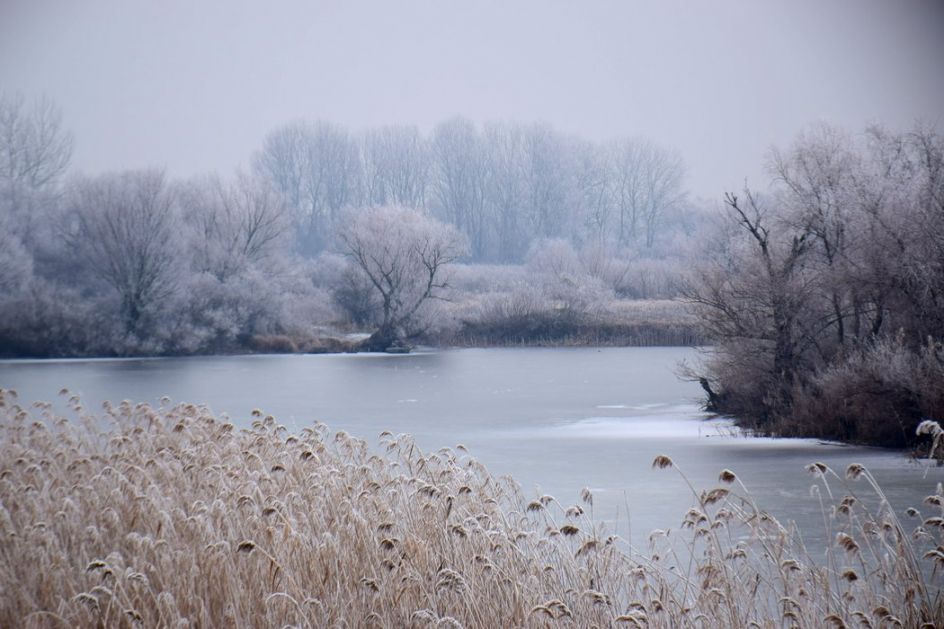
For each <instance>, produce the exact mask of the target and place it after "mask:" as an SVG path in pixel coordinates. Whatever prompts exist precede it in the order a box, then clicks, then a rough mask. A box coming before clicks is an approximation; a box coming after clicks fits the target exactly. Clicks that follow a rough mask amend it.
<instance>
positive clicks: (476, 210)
mask: <svg viewBox="0 0 944 629" xmlns="http://www.w3.org/2000/svg"><path fill="white" fill-rule="evenodd" d="M253 164H254V169H255V171H256V172H257V173H259V174H260V175H261V176H264V177H266V178H267V179H269V180H270V181H271V182H272V185H273V186H275V187H276V188H277V189H278V190H279V191H280V192H281V193H282V194H283V195H284V196H285V199H286V200H287V203H288V205H289V207H290V208H291V210H292V213H293V216H294V221H295V226H296V229H297V235H298V241H297V244H298V250H299V252H300V253H302V254H304V255H308V256H314V255H317V254H318V253H320V252H321V251H324V250H325V249H327V248H329V247H330V246H331V244H332V243H333V236H334V234H335V233H336V230H337V229H338V226H339V225H338V222H339V221H340V220H341V219H342V217H343V216H344V211H345V210H347V209H356V208H362V207H373V206H381V205H390V206H400V207H408V208H412V209H417V210H421V211H425V212H427V213H428V214H430V215H431V216H433V217H435V218H437V219H439V220H440V221H442V222H444V223H448V224H451V225H453V226H455V228H456V229H457V230H459V232H460V233H462V234H463V235H464V236H465V237H466V238H467V239H468V242H469V244H470V248H469V256H468V261H470V262H491V263H519V262H521V261H523V259H524V254H525V253H526V252H527V250H528V247H529V245H530V244H531V242H532V240H534V239H535V238H560V237H566V238H568V239H569V240H571V241H572V242H573V243H574V245H575V246H578V247H580V246H583V245H585V244H588V243H592V244H594V245H597V246H604V247H610V248H612V249H614V250H616V249H632V250H651V249H652V248H653V247H655V246H656V244H657V243H656V240H657V236H658V234H659V229H660V226H662V224H663V222H664V221H666V220H668V219H670V218H671V214H672V213H673V212H677V211H679V210H681V209H683V208H684V206H685V201H686V198H685V193H684V182H683V178H684V166H683V164H682V160H681V158H680V157H679V156H678V155H676V154H674V153H672V152H670V151H668V150H666V149H663V148H661V147H659V146H657V145H655V144H653V143H651V142H649V141H646V140H641V139H640V140H623V141H618V142H613V143H608V144H594V143H591V142H587V141H585V140H581V139H579V138H574V137H570V136H566V135H563V134H561V133H558V132H557V131H555V130H554V129H553V128H552V127H550V126H549V125H545V124H531V125H522V124H510V123H489V124H486V125H485V126H484V127H482V128H481V129H480V128H478V127H477V126H476V125H474V124H473V123H472V122H470V121H469V120H466V119H464V118H454V119H451V120H447V121H445V122H443V123H440V124H439V125H437V126H436V127H435V129H433V131H432V132H431V133H430V134H429V136H428V137H427V136H424V135H423V134H422V133H420V131H419V129H417V128H416V127H409V126H388V127H381V128H378V129H370V130H368V131H366V132H364V133H360V134H355V133H352V132H350V131H348V130H346V129H344V128H343V127H340V126H337V125H333V124H329V123H326V122H316V123H308V122H294V123H289V124H287V125H284V126H281V127H279V128H277V129H274V130H273V131H271V132H270V133H269V134H268V135H267V136H266V138H265V140H264V142H263V146H262V148H261V149H260V150H259V152H258V153H257V154H256V156H255V157H254V160H253Z"/></svg>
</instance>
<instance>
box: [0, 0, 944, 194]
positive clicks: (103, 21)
mask: <svg viewBox="0 0 944 629" xmlns="http://www.w3.org/2000/svg"><path fill="white" fill-rule="evenodd" d="M0 89H2V90H6V91H21V92H24V93H25V94H27V95H33V94H46V95H48V96H50V97H51V98H53V99H55V100H56V101H58V103H59V104H60V106H61V107H62V109H63V112H64V115H65V120H66V124H67V125H68V127H69V128H70V129H71V130H72V131H73V132H74V134H75V137H76V152H75V159H74V164H75V166H76V167H77V168H78V169H80V170H84V171H87V172H97V171H101V170H110V169H121V168H132V167H141V166H148V165H157V166H166V167H167V169H168V171H169V172H170V173H171V174H174V175H189V174H192V173H199V172H205V171H210V170H218V171H221V172H224V173H225V172H229V171H231V170H233V169H234V168H236V167H237V166H239V165H246V164H248V161H249V157H250V156H251V154H252V152H253V151H254V150H255V149H256V147H258V146H259V144H260V143H261V140H262V137H263V136H264V134H265V133H266V132H267V131H268V130H270V129H271V128H272V127H274V126H276V125H278V124H281V123H283V122H287V121H289V120H292V119H297V118H309V119H318V118H321V119H327V120H332V121H336V122H340V123H344V124H346V125H349V126H351V127H352V128H363V127H367V126H371V125H378V124H384V123H416V124H419V125H420V126H421V127H423V128H424V129H428V128H429V127H431V126H432V125H433V124H435V123H436V122H438V121H440V120H443V119H445V118H448V117H450V116H453V115H464V116H467V117H469V118H471V119H473V120H475V121H479V122H480V121H484V120H489V119H513V120H519V121H536V120H543V121H547V122H549V123H551V124H553V125H554V126H555V127H557V128H559V129H561V130H562V131H566V132H571V133H575V134H579V135H582V136H584V137H588V138H591V139H598V140H599V139H607V138H611V137H616V136H634V135H644V136H647V137H650V138H652V139H653V140H655V141H657V142H659V143H661V144H663V145H665V146H667V147H670V148H674V149H677V150H678V151H680V152H681V153H682V155H683V157H684V158H685V160H686V163H687V165H688V171H689V179H688V182H689V188H690V189H691V190H692V191H693V192H694V193H696V194H699V195H705V196H708V195H712V196H713V195H717V194H718V193H720V192H721V191H723V190H725V189H730V188H732V187H739V186H740V185H742V183H743V181H744V179H745V178H748V179H749V181H750V182H751V183H752V184H755V185H760V184H763V183H765V182H766V178H765V177H764V176H763V174H762V170H761V161H762V159H763V157H764V154H765V151H766V149H767V148H768V147H769V146H770V145H771V144H774V143H777V144H784V143H786V142H788V141H789V140H790V139H791V138H792V137H793V136H794V135H795V134H796V132H798V131H799V130H801V129H802V128H803V127H804V126H805V125H807V124H809V123H810V122H813V121H826V122H832V123H838V124H842V125H844V126H847V127H849V128H850V129H853V130H860V129H861V128H862V127H863V126H864V125H865V124H867V123H869V122H883V123H886V124H888V125H890V126H893V127H904V126H908V125H910V124H911V123H912V122H913V121H914V120H915V119H916V118H918V117H922V118H925V119H928V120H931V121H932V122H936V123H938V124H941V123H942V122H944V120H942V117H941V113H942V112H944V2H937V1H934V0H928V1H925V2H921V1H894V0H888V1H887V2H881V1H878V0H869V1H864V0H858V1H852V0H849V1H841V2H840V1H833V2H825V1H812V0H809V1H803V0H799V1H798V0H794V1H790V2H786V1H784V2H777V3H775V2H760V1H756V0H752V1H749V0H744V1H737V2H734V1H723V2H722V1H713V2H698V1H691V2H665V1H660V2H655V1H653V2H576V1H574V2H552V1H547V0H544V1H529V2H523V1H522V2H518V1H513V0H505V1H504V2H485V1H481V0H477V1H475V2H471V1H470V2H458V1H448V0H436V1H432V0H431V1H428V2H398V1H393V0H388V1H377V2H358V1H354V0H348V1H346V2H314V1H311V2H301V1H298V2H289V1H271V2H262V1H259V2H248V1H238V0H200V1H196V0H153V1H151V2H143V1H132V0H83V1H78V0H68V1H67V0H60V1H52V0H0Z"/></svg>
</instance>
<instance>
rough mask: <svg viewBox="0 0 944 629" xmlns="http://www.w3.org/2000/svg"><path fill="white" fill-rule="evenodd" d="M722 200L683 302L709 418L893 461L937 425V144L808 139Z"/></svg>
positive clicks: (941, 400) (912, 135) (943, 315)
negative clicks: (692, 316) (758, 184)
mask: <svg viewBox="0 0 944 629" xmlns="http://www.w3.org/2000/svg"><path fill="white" fill-rule="evenodd" d="M770 171H771V174H772V176H773V177H774V178H775V181H776V185H775V187H774V189H772V190H771V191H770V192H768V193H766V194H763V195H761V194H756V193H752V192H750V191H745V192H743V193H741V194H737V195H734V194H731V195H728V197H727V203H726V205H727V210H728V211H727V221H726V223H725V225H724V226H723V228H722V229H720V230H719V233H718V234H716V235H715V236H714V237H712V238H706V239H705V241H704V242H705V245H706V246H705V248H704V252H703V253H702V255H701V260H702V262H701V263H700V264H699V265H698V266H697V267H696V270H695V272H694V273H693V278H692V281H691V284H690V286H689V289H688V294H689V297H690V298H691V300H692V301H693V302H694V303H696V304H697V305H698V307H699V313H700V315H701V317H702V322H703V324H704V327H705V332H706V334H707V335H708V336H709V337H710V338H712V339H714V340H715V347H714V349H713V351H712V352H711V356H710V359H709V360H708V362H707V371H706V373H705V374H696V375H702V376H703V377H705V378H704V380H703V386H705V387H706V389H708V391H709V396H710V400H709V403H710V405H711V406H712V407H713V408H714V409H716V410H718V411H721V412H725V413H732V414H734V415H736V416H737V417H739V418H740V419H741V421H742V423H743V424H744V425H746V426H749V427H751V428H755V429H757V430H759V431H762V432H771V433H775V434H783V435H804V436H815V437H821V438H827V439H839V440H843V441H854V442H863V443H871V444H876V445H883V446H901V445H905V444H908V443H911V442H912V441H913V439H914V434H915V427H916V426H917V424H918V423H919V422H920V421H922V420H923V419H927V418H934V419H941V418H942V417H944V347H942V341H944V140H942V138H941V136H940V135H939V134H938V133H937V132H936V131H935V130H934V129H932V128H929V127H923V126H919V127H917V128H915V129H913V130H911V131H909V132H905V133H892V132H889V131H887V130H884V129H881V128H871V129H869V130H867V131H866V132H865V133H864V134H862V135H861V136H856V137H853V136H850V135H848V134H846V133H844V132H842V131H839V130H836V129H831V128H828V127H819V128H816V129H814V130H812V131H810V132H808V133H806V134H804V135H802V136H800V138H799V139H798V140H797V142H796V143H795V144H794V145H793V146H792V147H790V148H789V149H788V150H785V151H776V152H774V153H773V154H772V156H771V160H770Z"/></svg>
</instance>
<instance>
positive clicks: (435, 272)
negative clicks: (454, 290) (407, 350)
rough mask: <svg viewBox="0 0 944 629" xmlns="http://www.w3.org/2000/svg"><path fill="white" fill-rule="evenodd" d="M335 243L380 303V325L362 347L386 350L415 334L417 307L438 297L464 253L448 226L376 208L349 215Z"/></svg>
mask: <svg viewBox="0 0 944 629" xmlns="http://www.w3.org/2000/svg"><path fill="white" fill-rule="evenodd" d="M339 239H340V242H341V244H342V247H343V250H344V252H345V253H346V254H347V256H348V257H349V258H350V260H351V262H352V264H353V265H354V267H355V268H356V269H357V270H358V271H359V272H360V273H362V274H363V276H364V277H365V278H366V279H367V280H368V281H369V283H370V285H371V287H372V290H373V291H374V294H375V295H376V296H377V298H378V300H379V302H380V324H379V327H378V329H377V330H376V331H375V332H374V333H373V334H372V335H371V337H370V338H369V339H368V340H367V341H366V342H365V343H364V348H365V349H368V350H372V351H380V350H384V349H386V348H388V347H390V345H392V344H393V343H395V342H396V341H398V340H402V339H404V338H405V337H407V336H410V335H412V334H415V333H416V332H418V330H417V325H418V321H419V315H420V314H421V309H422V308H423V307H424V306H425V305H426V304H427V303H428V302H429V301H430V300H434V299H439V298H441V296H442V295H441V293H442V291H443V289H445V288H446V286H447V283H448V267H449V265H450V264H451V263H452V262H455V261H456V260H457V259H458V258H459V257H461V256H462V255H463V254H464V253H465V251H466V244H465V240H464V238H463V237H462V235H461V234H459V232H458V231H457V230H456V229H455V228H454V227H452V226H451V225H446V224H444V223H440V222H439V221H437V220H435V219H432V218H429V217H427V216H424V215H423V214H421V213H420V212H418V211H416V210H412V209H407V208H400V207H389V206H384V207H374V208H370V209H367V210H364V211H362V212H360V213H358V214H356V215H355V216H353V217H352V219H351V221H350V222H348V223H347V224H346V225H345V226H344V227H343V228H342V230H341V232H340V234H339Z"/></svg>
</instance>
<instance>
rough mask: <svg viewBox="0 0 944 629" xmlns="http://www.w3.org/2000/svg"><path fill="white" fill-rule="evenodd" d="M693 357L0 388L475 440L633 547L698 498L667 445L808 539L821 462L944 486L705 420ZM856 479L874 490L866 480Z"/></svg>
mask: <svg viewBox="0 0 944 629" xmlns="http://www.w3.org/2000/svg"><path fill="white" fill-rule="evenodd" d="M696 358H697V354H696V352H695V351H694V350H690V349H682V348H606V349H596V348H560V349H466V350H449V351H438V352H430V353H416V354H409V355H385V354H384V355H376V354H358V355H317V356H315V355H313V356H305V355H289V356H223V357H193V358H160V359H134V360H59V361H0V387H3V388H14V389H16V390H17V391H18V392H19V394H20V399H21V400H22V401H33V400H48V401H52V400H58V399H59V398H58V396H57V392H58V391H59V389H60V388H62V387H67V388H69V389H70V390H71V391H73V392H76V393H79V394H81V395H82V398H83V401H84V403H85V405H86V406H87V407H88V408H97V407H98V406H99V405H100V403H101V402H102V401H104V400H106V399H107V400H111V401H118V400H121V399H129V400H132V401H135V402H140V401H147V402H151V403H157V402H158V400H159V398H160V397H161V396H163V395H168V396H170V397H171V398H172V399H173V400H174V401H181V402H194V403H201V404H203V403H205V404H207V405H209V406H210V407H211V408H212V409H213V410H214V411H215V412H217V413H227V414H228V415H229V416H230V418H231V419H232V420H233V421H234V422H235V423H237V424H238V425H248V424H249V422H250V419H249V418H250V412H251V411H252V409H254V408H261V409H262V410H263V411H264V412H266V413H269V414H272V415H274V416H275V417H276V419H277V420H278V422H279V423H282V424H284V425H286V426H287V427H288V428H289V429H290V430H297V429H299V428H301V427H303V426H306V425H308V424H310V423H311V422H313V421H316V420H317V421H322V422H324V423H326V424H328V425H329V427H330V428H331V429H332V430H345V431H347V432H349V433H351V434H353V435H356V436H359V437H363V438H366V439H367V440H368V441H369V442H371V443H376V441H377V437H378V435H379V433H380V432H381V431H383V430H389V431H391V432H393V433H395V434H396V433H410V434H412V435H413V436H414V437H415V439H416V441H417V443H418V444H419V445H420V446H421V447H423V448H425V449H427V450H430V451H432V450H436V449H438V448H440V447H443V446H455V445H457V444H463V445H465V446H466V447H467V448H468V449H469V450H470V451H471V453H472V455H474V456H475V457H476V458H478V459H479V460H480V461H481V462H483V463H484V464H485V465H486V466H487V467H488V468H489V470H490V471H491V472H492V473H493V474H495V475H504V474H510V475H511V476H513V477H514V478H515V479H516V480H517V481H518V482H519V483H520V484H521V485H522V488H523V490H524V493H525V495H526V496H527V497H534V496H536V495H538V494H539V493H548V494H551V495H553V496H554V497H555V498H557V499H558V500H559V501H560V502H561V503H564V504H565V505H566V504H571V503H576V502H578V501H579V493H580V490H581V489H582V488H583V487H589V488H591V489H592V490H593V493H594V509H595V517H596V518H597V519H598V520H606V521H607V522H608V523H609V524H610V526H611V528H614V527H615V528H617V529H618V532H619V533H620V534H621V535H624V536H626V535H627V533H628V531H629V530H631V537H632V539H633V541H634V542H635V543H641V542H643V541H644V540H645V538H646V537H647V535H648V533H649V531H651V530H652V529H655V528H661V529H667V528H672V529H675V528H678V526H679V524H680V522H681V519H682V516H683V515H684V513H685V511H686V510H687V508H688V507H689V506H690V505H691V502H692V497H691V494H690V493H689V491H688V489H687V487H686V486H685V484H684V482H683V481H682V480H681V479H680V478H679V476H678V474H677V473H675V472H674V471H673V470H652V469H651V467H650V466H651V463H652V460H653V458H654V457H655V456H656V455H658V454H665V455H668V456H670V457H671V458H672V459H673V460H674V461H675V462H676V464H677V465H678V466H679V467H680V468H681V469H682V470H683V471H684V472H685V473H686V474H687V475H688V477H689V478H690V479H691V480H692V482H693V483H694V485H695V486H696V487H697V488H699V489H706V488H711V487H713V486H715V485H716V484H717V477H718V473H719V472H720V471H721V470H722V469H724V468H730V469H732V470H734V471H735V472H736V473H737V474H738V476H739V477H740V478H741V479H742V480H743V481H744V483H745V484H746V485H747V486H748V488H749V489H750V490H751V492H752V494H753V495H754V497H755V498H756V500H757V502H758V503H759V505H760V507H761V508H764V509H767V510H769V511H770V512H771V513H773V514H774V515H775V516H777V517H779V518H782V519H793V520H796V521H797V522H798V524H800V526H801V529H802V530H803V532H804V538H805V540H806V542H807V543H808V544H809V545H810V546H811V547H817V546H820V545H821V543H822V541H823V540H822V538H823V535H824V534H823V524H822V522H823V520H822V512H821V507H820V502H819V500H818V499H817V498H815V497H813V496H812V495H811V492H810V487H811V485H812V484H813V483H814V479H813V477H812V476H811V475H810V474H809V473H808V472H807V471H806V470H805V466H806V465H807V464H809V463H812V462H814V461H821V462H823V463H826V464H827V465H829V466H830V467H832V468H833V469H834V470H836V471H837V472H838V473H840V474H842V472H843V471H844V470H845V467H846V466H847V465H848V464H849V463H853V462H857V463H862V464H864V465H865V466H866V467H867V468H869V469H870V470H871V471H872V473H873V474H874V475H875V476H876V477H877V478H878V480H879V482H880V483H881V484H882V485H883V486H884V489H885V491H886V493H887V494H888V496H889V499H890V500H891V501H892V502H893V504H894V506H895V507H896V508H897V509H898V510H899V511H903V510H904V508H906V507H908V506H917V507H920V506H921V505H920V502H921V500H922V499H923V498H924V496H926V495H927V494H929V493H932V492H933V491H934V488H935V485H936V483H938V482H939V481H944V468H937V467H930V468H928V467H926V466H924V465H920V464H917V463H915V462H913V461H910V460H909V459H908V458H907V457H906V456H905V455H904V454H902V453H899V452H889V451H883V450H879V449H874V448H860V447H848V446H840V445H835V444H822V443H817V442H815V441H809V440H774V439H760V438H748V437H743V436H737V435H736V434H734V431H732V430H731V429H730V426H729V424H728V423H727V422H725V421H722V420H712V421H706V420H705V416H704V414H703V413H700V412H699V410H698V406H697V404H698V402H699V398H700V393H701V390H700V388H699V387H698V385H697V384H695V383H691V382H683V381H681V380H679V379H678V378H677V376H676V375H675V371H676V367H677V365H678V364H679V362H680V361H682V360H689V361H691V360H693V359H696ZM851 487H852V488H853V489H855V490H856V492H857V493H859V492H860V493H861V494H862V495H864V496H868V495H869V492H868V490H867V488H866V487H865V485H864V483H863V482H862V481H859V482H858V483H855V484H853V485H851ZM833 491H834V493H836V495H837V498H838V497H841V496H842V495H843V494H845V493H847V492H846V490H845V489H843V488H842V487H835V486H834V487H833ZM627 508H628V512H629V518H628V519H627ZM627 522H628V523H629V527H627Z"/></svg>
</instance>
